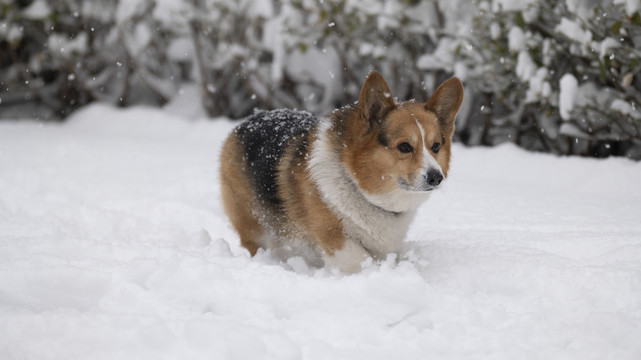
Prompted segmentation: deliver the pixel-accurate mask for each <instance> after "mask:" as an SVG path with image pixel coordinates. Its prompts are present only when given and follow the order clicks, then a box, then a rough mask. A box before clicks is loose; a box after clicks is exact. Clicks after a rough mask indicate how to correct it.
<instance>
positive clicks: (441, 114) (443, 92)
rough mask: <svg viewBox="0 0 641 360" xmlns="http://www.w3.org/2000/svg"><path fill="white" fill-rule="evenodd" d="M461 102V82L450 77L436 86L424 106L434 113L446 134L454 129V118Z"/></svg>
mask: <svg viewBox="0 0 641 360" xmlns="http://www.w3.org/2000/svg"><path fill="white" fill-rule="evenodd" d="M461 103H463V84H462V83H461V80H459V79H457V78H451V79H448V80H447V81H445V82H444V83H442V84H441V85H439V87H438V88H436V91H435V92H434V94H432V97H430V99H429V100H428V101H427V104H425V108H426V109H427V110H429V111H432V112H433V113H434V114H436V117H437V118H438V122H439V125H441V128H442V129H443V132H444V133H446V134H451V133H453V131H454V119H456V114H457V113H458V111H459V109H460V108H461Z"/></svg>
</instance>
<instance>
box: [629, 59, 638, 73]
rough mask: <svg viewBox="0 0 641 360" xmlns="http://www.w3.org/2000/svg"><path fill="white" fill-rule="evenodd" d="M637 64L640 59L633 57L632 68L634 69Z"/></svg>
mask: <svg viewBox="0 0 641 360" xmlns="http://www.w3.org/2000/svg"><path fill="white" fill-rule="evenodd" d="M637 66H639V59H637V58H634V59H632V61H630V69H631V70H634V69H635V68H636V67H637Z"/></svg>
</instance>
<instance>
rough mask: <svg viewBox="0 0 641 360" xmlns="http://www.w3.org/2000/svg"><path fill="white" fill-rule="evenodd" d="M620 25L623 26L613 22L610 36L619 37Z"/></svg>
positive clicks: (618, 22) (620, 23)
mask: <svg viewBox="0 0 641 360" xmlns="http://www.w3.org/2000/svg"><path fill="white" fill-rule="evenodd" d="M637 14H638V13H637ZM622 25H623V23H622V22H621V21H617V22H615V23H614V25H612V34H614V35H619V34H620V33H621V26H622Z"/></svg>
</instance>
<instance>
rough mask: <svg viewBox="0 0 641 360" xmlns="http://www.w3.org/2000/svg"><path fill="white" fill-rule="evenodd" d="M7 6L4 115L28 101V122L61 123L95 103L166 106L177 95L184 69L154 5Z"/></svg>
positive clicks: (5, 1) (1, 59)
mask: <svg viewBox="0 0 641 360" xmlns="http://www.w3.org/2000/svg"><path fill="white" fill-rule="evenodd" d="M0 5H1V6H0V12H1V13H2V14H1V15H2V20H1V22H0V48H1V49H2V52H1V55H0V83H1V84H2V88H1V89H0V99H2V102H3V105H4V106H5V109H6V108H7V107H8V105H20V104H22V103H25V102H27V103H28V105H29V106H28V107H29V108H30V109H33V110H30V112H29V113H28V116H34V117H38V118H55V117H64V116H66V115H68V114H69V113H70V112H71V111H73V109H75V108H77V107H79V106H81V105H83V104H86V103H88V102H91V101H93V100H101V101H106V102H110V103H113V104H117V105H127V104H129V103H140V102H150V103H162V102H164V101H166V100H167V99H168V98H169V96H171V95H172V93H173V91H174V86H173V83H174V79H175V73H177V72H178V69H176V67H175V65H174V64H172V62H170V61H167V46H168V44H167V40H166V39H167V34H168V30H166V28H164V27H163V25H162V24H161V23H159V22H158V21H156V20H154V19H153V17H152V16H151V14H153V11H152V10H153V8H154V7H155V5H156V3H155V1H152V0H141V1H129V0H128V1H122V2H120V1H118V0H104V1H79V0H53V1H45V0H35V1H28V0H27V1H11V0H2V1H0ZM176 80H177V79H176ZM34 105H35V106H34ZM23 116H24V115H23Z"/></svg>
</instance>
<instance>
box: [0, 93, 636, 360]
mask: <svg viewBox="0 0 641 360" xmlns="http://www.w3.org/2000/svg"><path fill="white" fill-rule="evenodd" d="M194 117H198V111H197V110H194V109H193V108H184V107H183V108H180V107H174V108H168V109H165V110H164V111H160V110H153V109H144V108H134V109H128V110H116V109H113V108H110V107H106V106H103V105H93V106H90V107H87V108H85V109H84V110H81V111H79V112H77V113H76V115H74V116H73V117H72V119H71V120H70V121H69V122H68V123H66V124H64V125H55V124H39V123H37V122H15V123H13V122H2V123H0V354H1V355H0V358H2V359H7V360H8V359H65V360H68V359H242V360H245V359H392V358H393V359H450V358H465V359H474V358H483V359H639V358H641V341H640V340H639V339H641V191H640V190H639V184H640V183H641V182H640V180H641V164H639V163H635V162H632V161H629V160H625V159H614V158H613V159H607V160H594V159H581V158H559V157H554V156H550V155H543V154H532V153H526V152H524V151H522V150H519V149H517V148H515V147H514V146H511V145H506V146H500V147H498V148H493V149H488V148H470V149H468V148H464V147H462V146H458V145H456V146H454V154H453V164H452V171H451V173H450V178H449V179H448V180H446V182H445V188H444V189H443V190H441V191H440V192H437V193H435V194H434V195H433V196H432V199H431V200H430V201H429V202H427V203H426V204H425V205H424V206H423V207H422V208H421V209H420V211H419V215H418V217H417V219H416V221H415V223H414V225H413V226H412V228H411V230H410V233H409V235H408V239H407V241H408V242H407V253H406V254H405V255H404V256H403V257H402V259H401V260H400V262H398V264H396V263H395V261H393V259H389V261H386V262H384V263H382V264H373V265H369V266H368V267H367V268H366V269H365V270H364V271H363V273H361V274H357V275H352V276H344V275H341V274H337V273H335V272H332V271H328V270H327V269H310V268H308V267H307V266H306V265H305V264H304V263H303V262H302V261H301V260H300V259H291V260H290V261H289V262H287V263H281V262H280V261H278V260H277V259H275V258H273V257H272V256H270V254H269V253H262V254H259V255H258V256H257V257H256V258H254V259H251V258H249V256H248V255H247V253H246V252H245V251H244V250H243V249H242V248H240V247H239V241H238V238H237V236H236V235H235V233H234V232H233V230H232V229H231V227H230V225H229V223H228V221H227V220H226V218H225V216H224V214H223V212H222V208H221V205H220V199H219V185H218V181H217V177H218V174H217V171H218V170H217V169H218V165H217V162H218V161H217V156H218V152H219V149H220V146H221V143H222V140H223V139H224V137H225V136H226V134H227V133H228V132H229V131H230V130H231V128H232V126H233V124H232V123H230V122H228V121H225V120H218V121H205V120H194V119H193V118H194ZM187 118H192V119H187Z"/></svg>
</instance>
